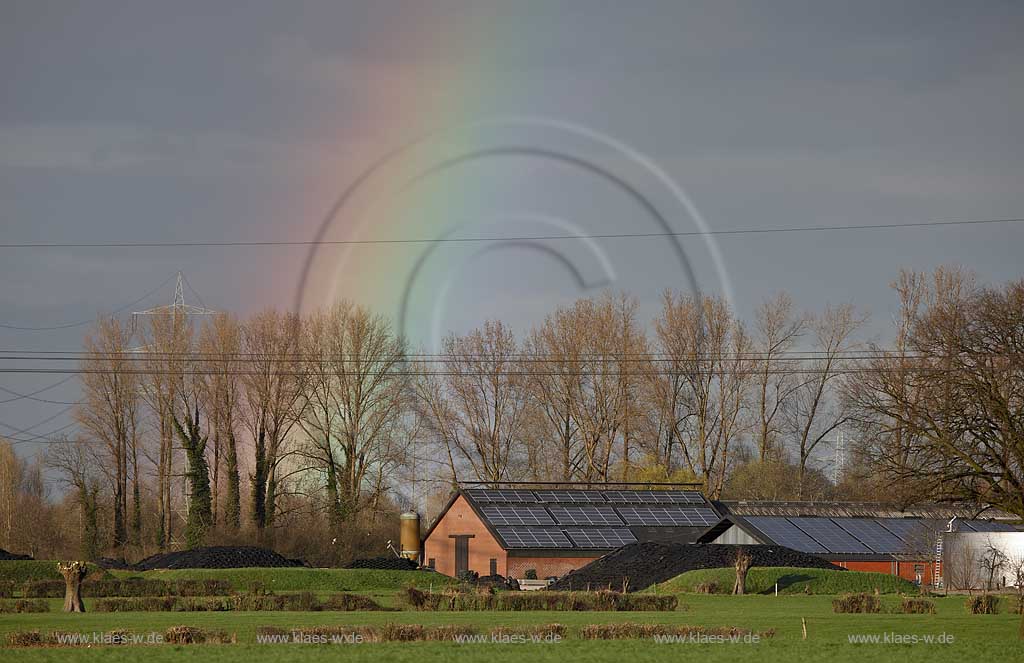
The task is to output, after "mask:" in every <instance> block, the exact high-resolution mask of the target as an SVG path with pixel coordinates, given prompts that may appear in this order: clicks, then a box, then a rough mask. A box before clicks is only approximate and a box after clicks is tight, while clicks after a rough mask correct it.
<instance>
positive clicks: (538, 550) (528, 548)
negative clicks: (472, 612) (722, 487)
mask: <svg viewBox="0 0 1024 663" xmlns="http://www.w3.org/2000/svg"><path fill="white" fill-rule="evenodd" d="M720 520H721V514H719V513H718V511H717V510H716V509H715V507H714V506H713V505H712V504H711V503H710V502H709V501H708V500H707V499H706V498H705V497H704V496H703V495H702V494H701V493H700V492H698V491H695V490H649V489H647V490H619V489H616V490H610V489H607V490H606V489H600V490H598V489H590V488H580V489H563V488H558V489H533V490H528V489H522V488H516V489H490V488H460V489H459V490H457V491H456V492H455V493H453V495H452V496H451V498H450V499H449V501H448V503H447V505H446V506H445V507H444V509H443V510H442V511H441V513H440V515H439V516H438V517H437V518H436V519H435V520H434V522H433V524H432V525H431V526H430V528H429V529H428V530H427V532H426V535H425V537H424V540H423V563H424V564H425V565H427V566H432V567H433V568H435V569H437V571H439V572H441V573H444V574H446V575H452V576H455V575H458V574H459V573H460V572H463V571H475V572H477V573H479V574H480V575H493V574H500V575H503V576H510V577H514V578H523V577H525V575H526V572H527V571H528V570H534V571H536V573H537V577H538V578H545V577H550V576H561V575H563V574H565V573H567V572H569V571H571V570H573V569H578V568H580V567H582V566H585V565H586V564H589V563H590V562H591V561H593V560H594V559H596V558H598V557H600V556H602V555H604V554H606V553H608V552H611V551H612V550H615V549H617V548H619V547H621V546H623V545H626V544H629V543H636V542H638V541H665V542H677V543H693V542H695V541H697V539H698V538H699V537H700V536H701V535H702V534H703V533H704V532H706V531H707V530H708V528H709V527H711V526H712V525H714V524H716V523H718V522H719V521H720Z"/></svg>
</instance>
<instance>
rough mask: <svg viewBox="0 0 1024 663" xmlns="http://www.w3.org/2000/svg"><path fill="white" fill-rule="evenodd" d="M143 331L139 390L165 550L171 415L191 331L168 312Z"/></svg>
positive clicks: (170, 507)
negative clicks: (149, 432) (149, 429)
mask: <svg viewBox="0 0 1024 663" xmlns="http://www.w3.org/2000/svg"><path fill="white" fill-rule="evenodd" d="M148 322H149V324H148V325H147V326H146V328H145V329H144V330H143V342H144V345H143V346H142V348H140V350H139V352H138V356H139V357H142V358H143V364H142V365H143V366H144V367H145V376H144V379H142V380H141V381H140V388H141V393H142V395H143V397H144V398H145V401H146V403H147V404H148V405H149V411H150V414H151V419H152V426H153V428H155V430H156V433H157V445H156V450H155V453H156V457H155V458H154V457H153V455H152V453H151V452H150V455H149V459H150V462H151V463H152V464H153V465H154V466H155V468H156V475H157V511H158V514H157V515H158V517H159V521H160V522H159V525H158V528H157V545H158V546H159V547H160V548H161V549H164V548H166V547H167V546H169V545H171V544H172V542H173V539H174V529H175V513H174V492H175V491H174V484H175V482H174V480H175V478H176V477H177V476H178V474H176V472H175V467H176V466H177V461H176V458H177V456H178V455H179V453H178V452H179V449H180V448H179V447H178V446H177V445H175V443H174V440H175V430H174V411H175V408H176V407H177V402H178V398H179V395H178V391H177V390H178V389H179V388H180V387H181V386H182V384H183V383H184V375H183V373H184V371H185V365H186V359H187V354H188V352H189V351H190V350H191V348H190V346H191V338H192V328H191V325H190V323H189V321H188V318H187V317H186V316H183V315H176V314H174V313H171V312H167V313H162V314H158V315H153V316H150V317H148Z"/></svg>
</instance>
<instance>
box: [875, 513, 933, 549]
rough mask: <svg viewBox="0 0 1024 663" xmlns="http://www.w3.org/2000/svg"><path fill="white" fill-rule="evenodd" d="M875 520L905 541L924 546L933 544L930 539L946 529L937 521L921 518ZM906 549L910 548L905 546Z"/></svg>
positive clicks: (912, 544)
mask: <svg viewBox="0 0 1024 663" xmlns="http://www.w3.org/2000/svg"><path fill="white" fill-rule="evenodd" d="M875 520H876V521H877V522H878V523H879V524H880V525H881V526H882V527H884V528H885V529H887V530H889V531H890V532H892V533H893V534H895V535H896V536H898V537H900V538H901V539H903V542H904V543H906V544H909V545H911V546H916V547H922V548H927V547H929V546H930V545H931V541H930V540H931V539H932V538H934V536H935V533H936V532H941V531H942V530H944V529H946V528H945V527H944V526H940V525H939V524H938V523H937V522H933V521H928V520H922V519H921V518H876V519H875ZM904 550H909V548H908V547H907V546H904Z"/></svg>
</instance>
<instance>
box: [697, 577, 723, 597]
mask: <svg viewBox="0 0 1024 663" xmlns="http://www.w3.org/2000/svg"><path fill="white" fill-rule="evenodd" d="M693 591H694V592H696V593H697V594H718V593H719V588H718V583H717V582H715V581H713V580H712V581H710V582H701V583H697V584H696V585H694V586H693Z"/></svg>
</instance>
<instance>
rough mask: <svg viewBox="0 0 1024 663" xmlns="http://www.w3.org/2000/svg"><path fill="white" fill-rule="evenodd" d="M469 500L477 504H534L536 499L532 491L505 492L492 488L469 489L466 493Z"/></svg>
mask: <svg viewBox="0 0 1024 663" xmlns="http://www.w3.org/2000/svg"><path fill="white" fill-rule="evenodd" d="M466 494H468V495H469V496H470V497H471V498H473V499H474V500H476V501H477V502H491V503H502V504H509V503H517V502H518V503H530V502H536V501H537V497H536V496H535V495H534V494H533V491H532V490H505V489H494V488H471V489H469V490H467V491H466Z"/></svg>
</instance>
